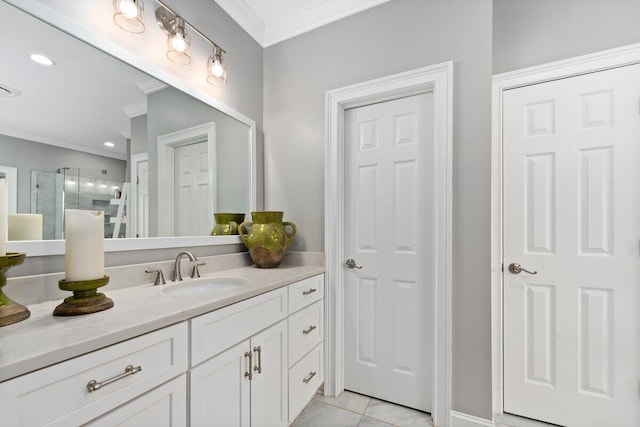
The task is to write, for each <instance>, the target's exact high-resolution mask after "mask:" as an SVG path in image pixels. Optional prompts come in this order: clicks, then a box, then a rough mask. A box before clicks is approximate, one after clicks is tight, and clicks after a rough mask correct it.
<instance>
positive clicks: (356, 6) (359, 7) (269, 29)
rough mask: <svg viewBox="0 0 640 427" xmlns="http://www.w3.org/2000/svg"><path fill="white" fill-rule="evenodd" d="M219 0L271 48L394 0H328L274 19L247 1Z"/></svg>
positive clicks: (233, 16)
mask: <svg viewBox="0 0 640 427" xmlns="http://www.w3.org/2000/svg"><path fill="white" fill-rule="evenodd" d="M215 1H216V3H218V5H219V6H220V7H221V8H222V9H224V11H225V12H227V13H228V14H229V16H231V18H233V19H234V20H235V21H236V22H237V23H238V24H239V25H240V26H241V27H242V28H243V29H244V30H245V31H246V32H247V33H249V35H250V36H251V37H253V38H254V39H255V40H256V41H257V42H258V43H259V44H260V45H261V46H262V47H269V46H271V45H274V44H276V43H279V42H281V41H284V40H287V39H290V38H292V37H295V36H298V35H300V34H303V33H306V32H308V31H311V30H313V29H316V28H319V27H322V26H323V25H326V24H329V23H331V22H334V21H337V20H339V19H342V18H345V17H347V16H350V15H354V14H356V13H359V12H362V11H364V10H367V9H370V8H372V7H375V6H379V5H381V4H383V3H386V2H388V1H390V0H326V1H324V2H322V3H320V4H318V5H317V6H315V7H312V8H307V9H305V10H303V11H299V12H291V13H287V14H284V15H282V16H281V17H280V18H279V19H277V20H274V21H270V22H265V21H263V20H262V18H260V16H258V15H257V14H256V13H255V12H254V10H253V9H252V8H251V7H250V6H249V5H248V4H247V3H246V1H245V0H215Z"/></svg>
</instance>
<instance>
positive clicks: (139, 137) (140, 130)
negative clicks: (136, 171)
mask: <svg viewBox="0 0 640 427" xmlns="http://www.w3.org/2000/svg"><path fill="white" fill-rule="evenodd" d="M147 141H148V138H147V115H146V114H143V115H141V116H137V117H134V118H132V119H131V144H130V147H131V154H141V153H146V152H147V151H148V150H149V148H148V147H147V144H148V143H147Z"/></svg>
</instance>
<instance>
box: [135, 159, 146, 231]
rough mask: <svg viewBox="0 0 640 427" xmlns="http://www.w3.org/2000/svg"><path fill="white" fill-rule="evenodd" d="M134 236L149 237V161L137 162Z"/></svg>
mask: <svg viewBox="0 0 640 427" xmlns="http://www.w3.org/2000/svg"><path fill="white" fill-rule="evenodd" d="M135 204H136V236H135V237H149V161H148V160H144V161H140V162H137V180H136V200H135Z"/></svg>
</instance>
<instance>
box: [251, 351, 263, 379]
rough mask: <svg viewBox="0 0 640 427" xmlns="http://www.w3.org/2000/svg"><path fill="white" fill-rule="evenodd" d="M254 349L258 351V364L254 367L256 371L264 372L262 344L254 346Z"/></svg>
mask: <svg viewBox="0 0 640 427" xmlns="http://www.w3.org/2000/svg"><path fill="white" fill-rule="evenodd" d="M253 351H254V352H256V353H258V365H257V366H254V367H253V370H254V371H257V372H258V373H259V374H261V373H262V346H258V347H253Z"/></svg>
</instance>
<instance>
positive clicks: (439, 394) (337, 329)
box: [324, 61, 453, 427]
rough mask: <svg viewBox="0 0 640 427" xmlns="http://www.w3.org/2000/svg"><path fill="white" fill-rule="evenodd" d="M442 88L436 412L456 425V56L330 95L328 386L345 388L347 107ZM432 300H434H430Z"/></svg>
mask: <svg viewBox="0 0 640 427" xmlns="http://www.w3.org/2000/svg"><path fill="white" fill-rule="evenodd" d="M426 92H433V94H434V112H433V114H434V126H433V132H434V139H433V140H434V144H435V158H436V166H437V167H436V171H435V177H434V178H435V183H434V187H435V188H434V190H435V192H434V194H435V196H436V200H435V203H434V214H435V215H434V224H432V227H434V228H433V229H434V230H435V232H434V235H435V236H436V242H435V250H434V252H433V265H434V267H435V268H434V269H435V271H434V274H433V279H434V285H435V287H434V290H433V291H434V294H433V295H434V298H433V305H432V307H430V308H431V309H433V312H434V313H435V315H434V324H433V326H434V334H433V337H434V341H435V342H434V355H433V356H434V357H433V361H434V366H433V390H432V396H433V401H432V405H431V407H432V417H433V420H434V423H435V424H436V425H439V426H443V427H444V426H447V425H449V412H450V408H451V287H452V286H451V275H452V268H451V254H452V251H451V250H452V249H451V248H452V211H451V207H452V185H451V182H452V178H451V177H452V132H453V108H452V105H453V62H451V61H449V62H444V63H440V64H436V65H433V66H428V67H423V68H418V69H415V70H411V71H407V72H403V73H399V74H394V75H391V76H387V77H383V78H380V79H375V80H370V81H367V82H363V83H358V84H355V85H351V86H346V87H343V88H339V89H335V90H330V91H327V92H326V95H325V121H326V122H325V132H326V133H325V138H326V144H325V200H324V206H325V252H326V287H327V292H326V293H325V326H326V329H325V330H326V340H325V355H326V357H325V373H326V375H325V382H324V393H325V395H327V396H337V395H339V394H340V393H342V391H344V346H343V344H344V267H343V260H344V243H345V242H344V209H345V206H344V182H345V176H344V150H343V148H344V113H345V110H346V109H348V108H355V107H360V106H364V105H367V104H372V103H376V102H383V101H389V100H392V99H397V98H402V97H406V96H411V95H417V94H420V93H426ZM425 303H427V302H426V301H425Z"/></svg>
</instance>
